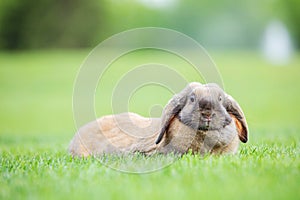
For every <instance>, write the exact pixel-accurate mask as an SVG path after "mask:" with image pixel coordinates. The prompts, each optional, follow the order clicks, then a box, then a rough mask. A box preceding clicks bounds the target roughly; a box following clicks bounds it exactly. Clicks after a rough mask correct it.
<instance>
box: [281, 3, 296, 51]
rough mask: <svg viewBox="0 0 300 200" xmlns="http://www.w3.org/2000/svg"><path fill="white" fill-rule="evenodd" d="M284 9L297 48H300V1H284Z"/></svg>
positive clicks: (285, 18)
mask: <svg viewBox="0 0 300 200" xmlns="http://www.w3.org/2000/svg"><path fill="white" fill-rule="evenodd" d="M282 4H283V6H282V7H283V8H285V9H284V16H283V18H284V20H285V22H286V23H287V25H288V27H289V28H290V30H291V34H292V37H293V39H294V41H295V42H296V47H298V48H300V1H299V0H285V1H282Z"/></svg>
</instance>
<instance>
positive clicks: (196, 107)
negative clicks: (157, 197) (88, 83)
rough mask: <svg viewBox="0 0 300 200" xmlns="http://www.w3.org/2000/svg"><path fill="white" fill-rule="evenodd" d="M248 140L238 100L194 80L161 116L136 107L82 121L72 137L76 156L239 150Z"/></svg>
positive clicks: (70, 149)
mask: <svg viewBox="0 0 300 200" xmlns="http://www.w3.org/2000/svg"><path fill="white" fill-rule="evenodd" d="M247 140H248V125H247V122H246V118H245V116H244V113H243V111H242V109H241V107H240V106H239V104H238V103H237V102H236V101H235V100H234V99H233V98H232V97H231V96H230V95H228V94H226V93H225V92H224V91H223V90H222V89H221V88H220V87H219V86H218V85H217V84H214V83H208V84H204V85H202V84H200V83H198V82H192V83H190V84H188V85H187V87H186V88H184V89H183V90H182V91H181V92H180V93H178V94H176V95H174V96H173V98H172V99H171V100H170V101H169V102H168V104H167V105H166V106H165V108H164V110H163V112H162V116H161V118H144V117H142V116H140V115H138V114H135V113H130V112H128V113H122V114H116V115H109V116H104V117H101V118H99V119H97V120H95V121H93V122H90V123H88V124H86V125H85V126H83V127H81V128H80V129H79V130H78V132H77V133H76V135H75V136H74V138H73V139H72V141H71V143H70V146H69V152H70V153H71V154H72V155H73V156H83V157H86V156H90V155H93V156H101V155H104V154H128V153H134V152H140V153H144V154H146V155H151V154H154V153H163V154H168V153H176V154H180V155H181V154H184V153H187V152H189V151H192V152H193V153H200V154H206V153H211V154H223V153H236V152H237V150H238V147H239V143H240V141H241V142H244V143H246V142H247Z"/></svg>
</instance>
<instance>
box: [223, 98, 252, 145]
mask: <svg viewBox="0 0 300 200" xmlns="http://www.w3.org/2000/svg"><path fill="white" fill-rule="evenodd" d="M224 102H225V105H224V106H225V108H226V110H227V112H228V113H229V114H230V115H231V116H233V118H234V121H235V124H236V127H237V129H238V135H239V138H240V140H241V141H242V142H244V143H246V142H247V141H248V125H247V121H246V118H245V115H244V113H243V111H242V109H241V107H240V106H239V104H238V103H237V101H236V100H234V99H233V98H232V96H230V95H228V94H225V101H224Z"/></svg>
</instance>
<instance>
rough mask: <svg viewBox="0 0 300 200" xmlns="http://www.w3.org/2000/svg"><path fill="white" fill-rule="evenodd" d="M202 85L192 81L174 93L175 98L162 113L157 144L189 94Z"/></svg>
mask: <svg viewBox="0 0 300 200" xmlns="http://www.w3.org/2000/svg"><path fill="white" fill-rule="evenodd" d="M200 85H201V84H200V83H198V82H192V83H190V84H188V85H187V86H186V87H185V88H184V89H183V90H182V91H181V92H180V93H178V94H176V95H174V96H173V98H172V99H170V100H169V102H168V104H167V105H166V106H165V108H164V110H163V113H162V117H161V129H160V133H159V135H158V138H157V139H156V141H155V143H156V144H158V143H160V142H161V140H162V138H163V136H164V134H165V132H166V131H167V130H168V128H169V126H170V123H171V121H172V120H173V119H174V117H175V116H176V115H177V114H178V113H179V112H180V111H181V109H182V108H183V107H184V105H185V103H186V99H187V95H189V94H190V93H191V92H192V90H193V88H195V87H197V86H200Z"/></svg>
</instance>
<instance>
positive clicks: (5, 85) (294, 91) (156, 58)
mask: <svg viewBox="0 0 300 200" xmlns="http://www.w3.org/2000/svg"><path fill="white" fill-rule="evenodd" d="M87 54H88V51H87V50H81V51H79V50H77V51H70V50H69V51H67V50H65V51H62V50H51V51H50V50H48V51H31V52H2V53H0V91H1V98H0V121H1V123H0V184H1V187H0V199H83V198H84V199H167V198H168V199H169V198H170V199H183V198H184V199H201V198H206V199H241V198H242V199H299V196H300V191H299V182H300V159H299V153H300V148H299V142H300V123H299V122H300V115H299V113H300V104H299V102H300V93H299V91H300V81H299V75H300V68H299V63H300V56H299V55H295V57H294V58H293V60H292V61H291V63H290V64H288V65H287V66H282V67H274V66H271V65H270V64H268V63H267V62H265V61H264V60H263V58H261V57H260V56H259V55H258V54H257V53H254V52H228V53H222V52H216V53H212V55H211V56H212V57H213V58H214V60H215V62H216V64H217V66H218V68H219V71H220V72H221V74H222V78H223V81H224V85H225V90H226V91H227V92H228V93H229V94H231V95H232V96H234V97H235V98H236V99H237V100H238V102H239V103H240V105H241V106H242V108H243V110H244V112H245V114H246V116H247V119H248V123H249V128H250V141H249V142H248V143H247V144H242V145H241V147H240V149H239V153H238V154H237V155H234V156H205V157H199V156H197V155H196V156H194V155H186V156H183V157H182V158H175V157H172V156H169V157H168V156H167V157H159V156H157V157H153V158H149V157H143V156H142V155H135V156H129V157H120V158H115V157H110V156H108V157H106V158H102V160H99V159H96V158H87V159H79V158H72V157H71V156H70V155H68V153H67V146H68V143H69V141H70V140H71V138H72V136H73V135H74V133H75V131H76V126H75V124H74V121H73V113H72V92H73V83H74V81H75V78H76V74H77V72H78V69H79V66H80V64H81V63H82V62H83V60H84V58H85V56H86V55H87ZM146 61H151V62H158V63H165V62H166V64H169V65H171V66H172V67H174V69H176V70H177V71H179V72H180V74H183V75H184V76H185V77H187V78H188V80H190V81H197V76H196V75H195V73H193V71H192V70H189V68H188V67H189V65H188V64H187V63H185V62H183V61H180V59H178V58H176V57H174V55H169V54H167V53H162V52H155V51H151V50H148V51H146V52H136V53H133V54H130V55H127V56H124V57H122V58H120V59H118V60H117V61H115V62H114V63H113V64H112V66H111V68H110V70H109V71H107V73H106V75H105V76H106V77H103V79H102V80H101V81H102V82H100V83H99V86H98V88H97V91H96V97H95V99H96V103H95V107H96V113H97V115H98V116H101V115H104V114H109V113H111V112H112V108H111V107H110V106H109V102H110V101H111V99H110V95H111V90H112V88H113V85H114V84H115V83H116V82H117V81H118V80H119V77H120V75H122V73H124V72H126V70H128V69H130V67H131V66H136V65H139V64H141V63H143V62H146ZM121 66H122V67H124V68H121ZM168 78H170V79H172V77H168ZM101 84H102V85H101ZM101 87H102V88H101ZM171 95H172V94H171V93H170V92H168V91H166V90H164V89H162V88H157V87H151V86H150V87H145V88H142V89H141V90H139V91H137V92H136V93H134V95H133V96H132V98H131V99H130V100H128V99H125V100H126V101H128V105H129V109H130V110H131V111H134V112H138V113H140V114H142V115H145V116H149V115H152V114H153V113H152V112H149V110H150V111H151V105H154V104H161V105H164V104H165V103H166V102H167V100H168V99H169V98H170V96H171ZM102 97H103V98H102ZM123 100H124V99H120V100H118V102H120V103H121V102H122V101H123ZM157 114H159V111H156V112H155V113H154V115H157ZM172 161H174V162H172ZM170 162H171V163H172V164H170V165H167V164H168V163H170ZM161 164H163V165H167V167H164V168H163V169H161V170H157V171H155V172H149V173H142V174H136V173H124V172H120V171H119V170H115V169H112V168H111V167H113V168H118V169H123V170H125V171H126V170H135V171H145V170H146V171H147V170H151V169H152V168H153V167H154V166H156V165H157V166H159V165H161ZM107 165H109V166H111V167H107Z"/></svg>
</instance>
